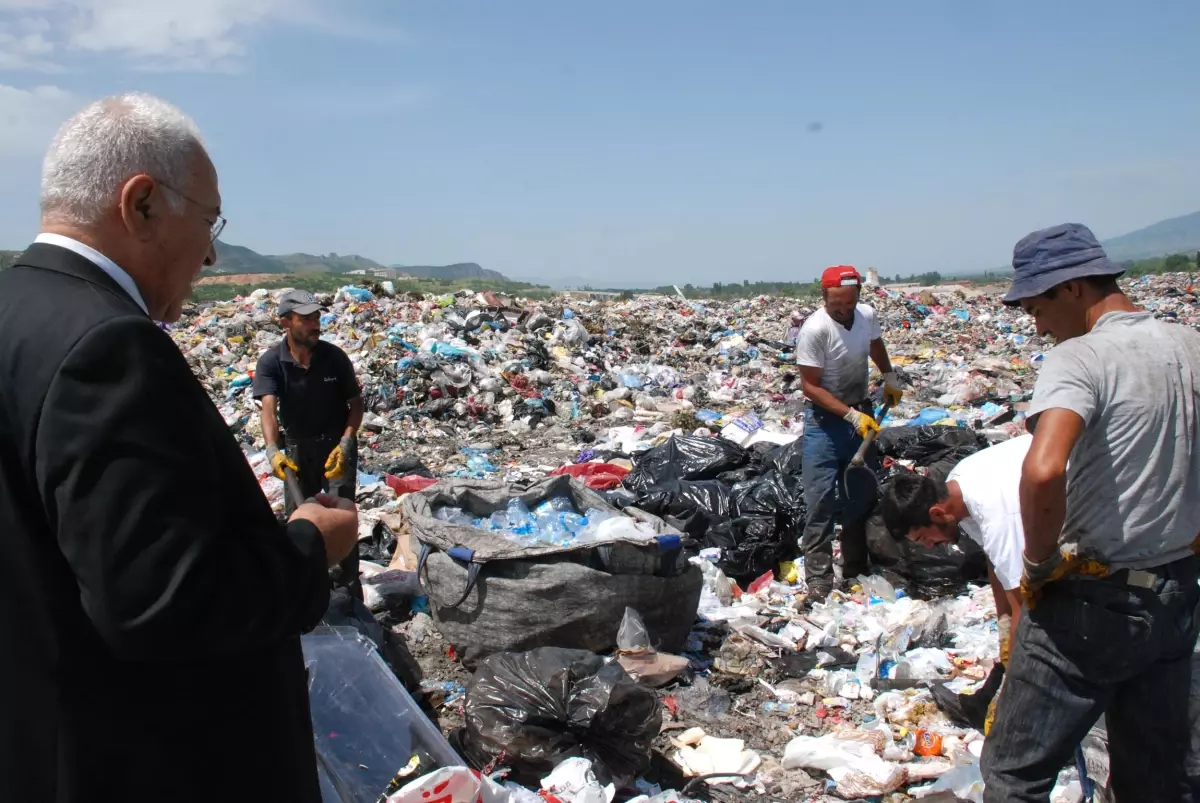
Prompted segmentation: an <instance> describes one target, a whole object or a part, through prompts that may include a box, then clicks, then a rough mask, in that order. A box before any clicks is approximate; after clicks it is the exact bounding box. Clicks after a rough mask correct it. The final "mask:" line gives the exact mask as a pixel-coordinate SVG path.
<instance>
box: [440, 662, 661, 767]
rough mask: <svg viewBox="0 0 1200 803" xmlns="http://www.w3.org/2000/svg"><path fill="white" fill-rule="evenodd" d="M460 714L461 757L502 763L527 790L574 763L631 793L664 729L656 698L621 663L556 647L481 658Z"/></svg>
mask: <svg viewBox="0 0 1200 803" xmlns="http://www.w3.org/2000/svg"><path fill="white" fill-rule="evenodd" d="M464 713H465V718H466V726H465V727H464V728H463V729H462V730H461V731H460V732H459V733H458V736H457V739H456V741H457V742H458V744H459V746H460V747H461V749H462V754H463V757H464V758H466V759H467V761H469V762H470V763H471V764H473V765H474V766H475V768H476V769H483V768H484V767H485V766H487V765H489V764H491V763H493V762H494V761H495V760H496V759H497V758H499V757H500V756H503V763H504V764H505V766H509V767H511V768H512V770H513V777H512V779H513V780H514V781H516V782H517V783H520V784H524V785H525V786H529V787H531V788H537V785H538V783H539V781H540V780H541V779H542V778H544V777H545V776H546V775H548V774H549V773H550V771H551V770H553V769H554V768H555V767H556V766H558V764H559V763H560V762H562V761H564V760H565V759H568V758H574V757H579V758H586V759H589V760H590V761H592V768H593V770H594V771H595V773H596V777H597V779H599V781H600V782H601V783H602V784H607V783H610V782H611V783H615V784H616V785H617V786H618V787H624V786H632V785H633V781H634V779H636V778H637V777H638V776H640V775H642V774H643V773H644V772H645V771H646V770H647V769H648V768H649V767H650V756H651V750H652V748H653V744H654V740H655V738H656V737H657V736H658V732H659V730H660V728H661V727H662V711H661V709H660V708H659V703H658V697H657V696H656V695H655V693H654V692H653V691H652V690H649V689H646V688H643V687H642V686H640V685H639V684H638V683H637V682H636V681H634V680H633V679H632V678H630V677H629V675H627V674H626V673H625V670H624V669H622V668H621V666H620V664H618V663H616V662H615V661H614V662H610V663H606V662H605V661H604V659H603V658H601V657H600V656H599V655H595V654H593V653H590V652H586V651H583V650H564V649H559V648H557V647H542V648H539V649H536V650H532V651H530V652H523V653H513V652H506V653H498V654H496V655H493V656H491V657H489V658H486V659H484V660H483V661H482V662H481V663H480V665H479V669H478V671H476V673H475V676H474V677H473V678H471V682H470V683H468V684H467V700H466V706H465V712H464Z"/></svg>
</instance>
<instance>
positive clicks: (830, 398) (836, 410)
mask: <svg viewBox="0 0 1200 803" xmlns="http://www.w3.org/2000/svg"><path fill="white" fill-rule="evenodd" d="M801 389H802V390H803V391H804V396H805V398H807V399H808V400H809V401H810V402H812V403H813V404H815V405H817V406H818V407H820V408H822V409H824V410H828V411H829V412H831V413H833V414H834V415H836V416H837V417H838V418H841V417H842V416H844V415H846V413H847V412H848V411H849V410H850V406H849V405H847V404H846V403H844V402H843V401H841V400H840V399H839V398H837V397H836V396H834V395H833V394H832V393H830V392H829V391H828V390H826V389H825V388H823V387H821V386H820V385H813V384H811V383H809V382H804V383H803V384H802V385H801Z"/></svg>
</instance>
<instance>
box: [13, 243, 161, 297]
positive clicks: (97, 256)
mask: <svg viewBox="0 0 1200 803" xmlns="http://www.w3.org/2000/svg"><path fill="white" fill-rule="evenodd" d="M34 242H36V243H45V244H46V245H57V246H58V247H59V248H65V249H67V250H68V251H74V252H75V253H76V254H79V256H81V257H83V258H84V259H86V260H87V261H89V262H91V263H92V264H93V265H95V266H96V267H97V268H99V269H100V270H102V271H104V272H105V273H107V274H108V275H109V277H110V278H112V280H113V281H114V282H116V283H117V284H119V285H121V289H122V290H124V291H125V292H126V293H128V294H129V297H130V298H132V299H133V300H134V301H136V302H137V305H138V306H139V307H141V308H142V312H144V313H146V314H147V315H149V314H150V310H149V309H148V308H147V307H146V302H145V301H144V300H143V299H142V293H141V291H140V290H138V286H137V283H136V282H135V281H134V280H133V277H132V276H130V275H129V274H128V273H126V272H125V271H124V270H122V269H121V266H120V265H118V264H117V263H116V262H113V261H112V260H111V259H109V258H108V257H106V256H104V254H102V253H100V252H99V251H97V250H96V249H95V248H92V247H91V246H90V245H84V244H83V243H81V242H79V241H78V240H73V239H71V238H70V237H64V236H63V235H61V234H47V233H46V232H42V233H41V234H39V235H38V236H37V239H35V240H34Z"/></svg>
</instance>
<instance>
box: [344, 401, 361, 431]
mask: <svg viewBox="0 0 1200 803" xmlns="http://www.w3.org/2000/svg"><path fill="white" fill-rule="evenodd" d="M365 409H366V408H365V406H364V405H363V400H362V396H356V397H355V398H353V399H351V400H350V416H349V417H348V418H347V419H346V431H345V432H344V433H343V434H342V436H343V437H349V436H350V435H355V434H357V433H358V430H359V429H360V428H361V427H362V422H363V413H364V411H365Z"/></svg>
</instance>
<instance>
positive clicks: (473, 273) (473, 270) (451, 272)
mask: <svg viewBox="0 0 1200 803" xmlns="http://www.w3.org/2000/svg"><path fill="white" fill-rule="evenodd" d="M392 267H393V268H395V269H396V270H399V271H403V272H404V273H407V274H408V275H409V276H418V277H421V278H425V279H440V280H442V281H450V282H457V281H462V280H464V279H485V280H487V281H493V282H507V281H509V279H508V277H507V276H505V275H504V274H502V273H500V272H498V271H494V270H487V269H486V268H481V267H480V266H479V265H477V264H475V263H474V262H459V263H457V264H454V265H442V266H433V265H392Z"/></svg>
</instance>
